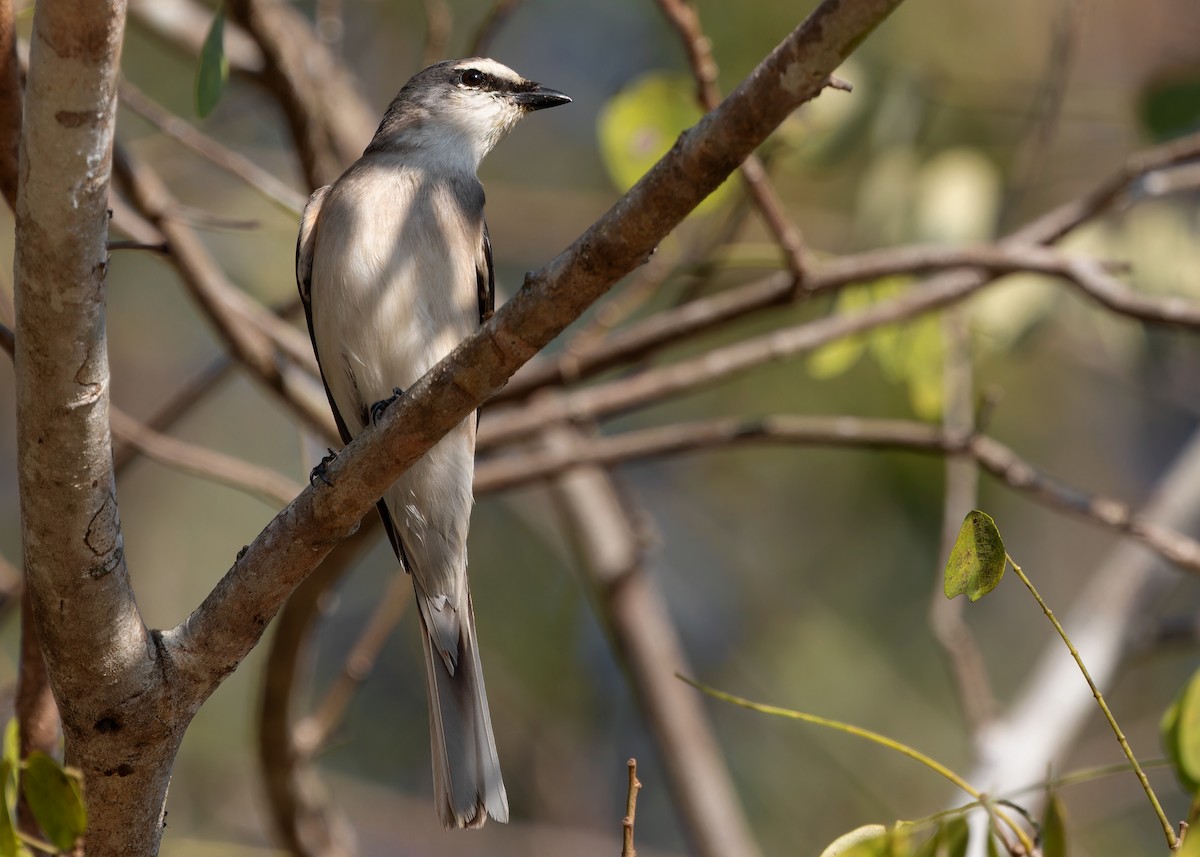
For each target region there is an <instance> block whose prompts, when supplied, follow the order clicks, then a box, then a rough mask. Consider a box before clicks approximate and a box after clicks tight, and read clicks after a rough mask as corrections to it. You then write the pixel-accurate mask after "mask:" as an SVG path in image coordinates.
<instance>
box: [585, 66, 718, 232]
mask: <svg viewBox="0 0 1200 857" xmlns="http://www.w3.org/2000/svg"><path fill="white" fill-rule="evenodd" d="M702 115H703V114H702V113H701V111H700V108H699V107H698V106H697V105H696V96H695V84H694V83H692V81H691V78H688V77H683V76H681V75H674V74H664V73H662V72H651V73H649V74H647V75H644V76H642V77H640V78H638V79H637V80H636V81H634V82H633V83H632V84H630V85H629V86H627V87H625V88H624V89H623V90H621V91H620V92H619V93H617V94H616V95H615V96H613V97H612V98H610V99H609V101H608V103H607V104H605V105H604V107H603V108H602V109H601V110H600V114H599V116H598V117H597V119H596V133H597V136H598V137H599V142H600V156H601V159H602V160H603V161H604V166H605V169H607V170H608V174H609V177H610V178H612V181H613V184H615V185H616V186H617V188H618V189H619V190H621V191H622V192H624V191H627V190H629V188H631V187H633V185H634V184H635V183H636V182H637V180H638V179H640V178H641V177H642V176H643V175H645V174H646V171H647V170H649V169H650V167H652V166H653V165H654V164H655V162H657V161H658V159H659V158H661V157H662V156H663V155H665V154H666V153H667V152H668V151H669V150H670V148H671V146H673V145H674V144H675V141H676V139H678V137H679V135H680V134H681V133H683V132H684V131H685V130H687V129H688V128H690V127H691V126H693V125H695V124H696V123H697V122H698V121H700V117H701V116H702ZM733 186H734V185H733V183H731V182H726V183H725V184H723V185H721V186H720V187H719V188H717V189H716V190H715V191H713V192H712V193H711V194H710V195H709V196H708V198H707V199H706V200H704V202H702V203H700V205H699V206H697V207H696V211H697V212H704V211H711V210H713V209H715V208H716V207H718V206H719V205H720V204H721V203H722V202H723V201H724V199H725V198H726V197H727V196H728V194H729V192H730V189H731V188H732V187H733Z"/></svg>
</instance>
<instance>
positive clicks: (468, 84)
mask: <svg viewBox="0 0 1200 857" xmlns="http://www.w3.org/2000/svg"><path fill="white" fill-rule="evenodd" d="M570 100H571V99H570V98H569V97H567V96H566V95H564V94H563V93H561V92H558V91H556V90H553V89H548V88H547V87H544V86H542V85H541V84H540V83H534V82H533V81H532V80H526V79H525V78H523V77H521V75H519V74H517V73H516V72H515V71H513V70H512V69H511V68H509V67H508V66H506V65H502V64H501V63H498V62H496V61H495V60H492V59H486V58H484V57H469V58H467V59H459V60H448V61H446V62H440V63H438V64H436V65H431V66H430V67H429V68H427V69H425V70H424V71H421V72H418V73H417V74H415V75H413V77H412V79H411V80H409V82H408V83H406V84H404V88H403V89H401V90H400V93H399V94H398V95H397V96H396V97H395V99H393V101H392V103H391V105H390V106H389V107H388V110H387V113H386V114H385V115H384V117H383V122H382V123H381V124H380V126H379V130H378V131H376V132H375V138H374V139H373V140H372V141H371V146H370V147H369V149H368V151H371V150H380V151H386V150H395V151H406V150H410V151H412V152H413V154H416V153H417V151H418V150H420V151H421V153H422V154H425V155H427V156H430V157H433V158H439V159H444V160H445V161H446V162H458V161H460V160H465V161H466V162H467V163H468V164H470V165H471V167H472V169H473V168H475V167H478V165H479V162H480V161H481V160H483V157H484V156H485V155H486V154H487V153H488V152H490V151H491V150H492V147H494V146H495V145H496V144H497V143H499V142H500V141H501V140H502V139H503V138H504V136H505V135H506V134H508V132H509V131H511V130H512V128H513V126H514V125H516V124H517V121H518V120H519V119H520V118H521V117H522V116H524V115H525V114H526V113H530V112H532V111H534V110H541V109H543V108H545V107H556V106H558V105H559V104H566V103H568V102H569V101H570Z"/></svg>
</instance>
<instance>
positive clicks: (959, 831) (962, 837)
mask: <svg viewBox="0 0 1200 857" xmlns="http://www.w3.org/2000/svg"><path fill="white" fill-rule="evenodd" d="M941 839H942V844H943V845H945V846H946V850H945V855H946V857H966V853H967V846H968V845H969V844H970V842H971V828H970V826H969V825H968V824H967V820H966V819H965V818H963V817H962V816H961V815H959V816H955V817H954V818H952V819H950V820H949V821H947V822H946V823H945V824H944V825H943V826H942V830H941Z"/></svg>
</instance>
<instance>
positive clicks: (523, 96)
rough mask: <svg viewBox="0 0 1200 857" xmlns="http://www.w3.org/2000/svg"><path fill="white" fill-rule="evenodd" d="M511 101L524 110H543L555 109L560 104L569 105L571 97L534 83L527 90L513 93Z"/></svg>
mask: <svg viewBox="0 0 1200 857" xmlns="http://www.w3.org/2000/svg"><path fill="white" fill-rule="evenodd" d="M513 101H514V102H516V103H517V104H519V105H521V106H522V107H524V108H525V109H526V110H543V109H545V108H547V107H557V106H558V105H560V104H570V103H571V97H570V96H569V95H565V94H563V93H561V92H559V91H558V90H557V89H549V88H547V87H545V86H542V85H541V84H540V83H535V84H532V85H531V86H530V88H529V89H526V90H523V91H519V92H514V93H513Z"/></svg>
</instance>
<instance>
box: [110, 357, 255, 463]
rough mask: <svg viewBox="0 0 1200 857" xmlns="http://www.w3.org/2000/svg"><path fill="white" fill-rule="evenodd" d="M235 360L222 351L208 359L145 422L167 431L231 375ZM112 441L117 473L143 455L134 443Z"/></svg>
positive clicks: (153, 428)
mask: <svg viewBox="0 0 1200 857" xmlns="http://www.w3.org/2000/svg"><path fill="white" fill-rule="evenodd" d="M234 365H235V364H234V362H233V361H232V360H231V359H230V357H229V355H228V354H227V353H226V352H224V351H222V352H221V353H220V354H219V355H218V356H217V357H215V358H213V359H212V360H211V361H209V363H208V365H207V366H205V367H204V368H202V369H201V370H200V371H199V372H198V373H197V374H196V376H195V377H194V378H192V379H191V380H190V381H187V382H186V383H184V384H182V385H181V386H180V387H179V388H178V390H177V391H176V392H175V394H174V395H173V396H172V397H171V398H170V399H168V400H167V402H166V403H165V404H164V405H163V406H162V407H161V408H159V410H158V411H156V412H155V413H154V415H153V416H151V417H150V418H149V419H147V420H145V421H144V422H145V424H146V425H147V426H148V427H150V428H151V429H152V430H154V431H157V432H165V431H167V430H169V429H170V428H171V426H173V425H174V424H175V423H176V422H177V421H178V420H180V419H182V418H183V416H184V415H185V414H187V413H188V412H189V411H191V409H192V408H193V407H195V406H196V404H198V403H199V402H200V401H202V400H203V399H204V398H205V397H206V396H208V395H209V394H210V393H211V392H212V391H213V390H215V389H216V388H217V385H218V384H220V382H221V381H223V380H224V379H225V378H227V377H228V376H229V373H230V370H231V369H232V368H233V367H234ZM115 441H116V442H115V443H114V444H113V468H114V470H115V471H116V473H117V476H120V475H121V471H123V470H124V469H125V468H126V467H127V466H128V465H129V463H130V462H131V461H133V460H134V459H136V458H137V457H138V456H139V455H141V450H139V449H138V448H137V447H136V446H134V445H133V444H131V443H123V442H121V441H120V439H119V438H116V439H115Z"/></svg>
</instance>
